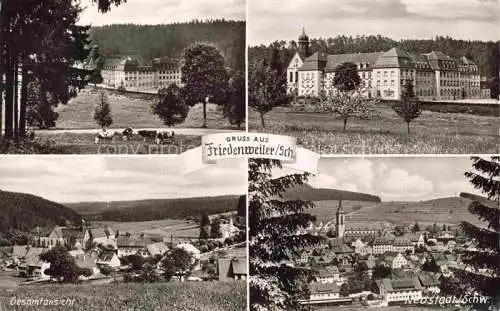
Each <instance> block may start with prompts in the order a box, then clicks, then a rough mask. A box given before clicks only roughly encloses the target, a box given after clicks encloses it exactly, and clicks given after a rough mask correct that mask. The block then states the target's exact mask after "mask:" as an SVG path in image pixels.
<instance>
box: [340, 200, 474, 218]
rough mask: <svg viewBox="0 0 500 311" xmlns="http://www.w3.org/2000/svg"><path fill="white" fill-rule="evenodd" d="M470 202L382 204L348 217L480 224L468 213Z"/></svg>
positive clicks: (438, 201) (371, 206) (433, 201)
mask: <svg viewBox="0 0 500 311" xmlns="http://www.w3.org/2000/svg"><path fill="white" fill-rule="evenodd" d="M470 202H471V201H470V200H468V199H465V198H459V197H449V198H439V199H434V200H428V201H421V202H382V203H379V204H372V205H369V206H365V207H363V208H361V209H359V210H357V211H354V212H353V213H352V214H350V215H348V217H346V220H350V221H357V222H373V221H380V222H400V223H413V222H416V221H417V222H422V223H434V222H436V223H448V224H458V223H460V222H461V221H469V222H472V223H480V221H479V220H478V218H477V217H475V216H474V215H472V214H471V213H470V212H469V211H468V206H469V204H470Z"/></svg>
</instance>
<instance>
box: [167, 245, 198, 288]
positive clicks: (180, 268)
mask: <svg viewBox="0 0 500 311" xmlns="http://www.w3.org/2000/svg"><path fill="white" fill-rule="evenodd" d="M161 265H162V267H163V271H164V273H165V278H166V279H167V280H170V279H172V277H174V276H177V277H178V278H179V281H180V280H182V277H183V276H186V275H189V274H190V273H191V271H192V269H193V267H194V264H193V257H192V256H191V254H189V253H188V252H187V251H186V250H184V249H182V248H173V249H171V250H170V251H169V252H167V254H166V255H165V256H164V257H163V258H162V260H161Z"/></svg>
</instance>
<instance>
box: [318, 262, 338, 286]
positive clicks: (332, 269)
mask: <svg viewBox="0 0 500 311" xmlns="http://www.w3.org/2000/svg"><path fill="white" fill-rule="evenodd" d="M316 282H318V283H337V282H340V272H339V269H338V268H337V266H334V265H331V266H326V267H323V268H321V269H319V271H318V274H317V276H316Z"/></svg>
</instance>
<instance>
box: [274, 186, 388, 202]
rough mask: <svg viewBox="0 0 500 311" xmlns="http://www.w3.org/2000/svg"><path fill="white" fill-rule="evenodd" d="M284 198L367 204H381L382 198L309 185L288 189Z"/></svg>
mask: <svg viewBox="0 0 500 311" xmlns="http://www.w3.org/2000/svg"><path fill="white" fill-rule="evenodd" d="M283 198H284V199H286V200H299V199H300V200H304V201H332V200H339V199H341V200H349V201H366V202H380V198H379V197H378V196H375V195H371V194H366V193H359V192H352V191H344V190H336V189H323V188H313V187H311V186H309V185H303V186H301V187H295V188H290V189H288V190H287V191H286V192H285V193H284V194H283Z"/></svg>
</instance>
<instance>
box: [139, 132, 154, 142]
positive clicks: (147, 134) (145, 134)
mask: <svg viewBox="0 0 500 311" xmlns="http://www.w3.org/2000/svg"><path fill="white" fill-rule="evenodd" d="M137 134H139V136H141V137H142V138H143V140H144V141H146V139H148V138H151V139H156V135H157V131H149V130H140V131H137Z"/></svg>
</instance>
